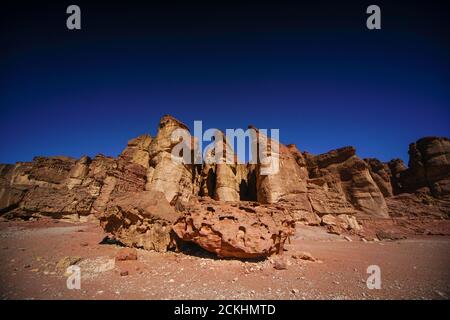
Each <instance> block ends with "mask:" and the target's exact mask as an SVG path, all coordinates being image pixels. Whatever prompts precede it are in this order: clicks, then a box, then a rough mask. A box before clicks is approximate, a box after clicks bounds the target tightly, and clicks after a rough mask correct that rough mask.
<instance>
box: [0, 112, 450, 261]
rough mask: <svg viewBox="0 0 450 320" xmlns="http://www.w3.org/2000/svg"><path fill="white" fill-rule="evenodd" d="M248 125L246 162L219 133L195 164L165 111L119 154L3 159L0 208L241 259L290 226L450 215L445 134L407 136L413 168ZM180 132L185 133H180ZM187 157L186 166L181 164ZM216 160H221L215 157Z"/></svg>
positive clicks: (351, 227)
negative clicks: (298, 142)
mask: <svg viewBox="0 0 450 320" xmlns="http://www.w3.org/2000/svg"><path fill="white" fill-rule="evenodd" d="M249 129H250V130H253V131H252V132H253V134H252V135H251V142H252V144H253V146H255V147H256V148H257V150H258V151H259V154H258V155H257V156H256V158H257V160H258V161H257V162H256V163H252V164H250V163H246V164H243V163H239V162H238V161H237V156H236V155H235V154H234V153H233V150H232V147H231V145H230V144H229V143H228V142H227V141H225V140H223V139H220V138H217V139H216V140H214V141H216V143H217V144H218V145H219V146H222V148H223V150H224V151H225V153H224V154H222V155H221V154H220V153H219V154H218V155H217V154H216V150H215V149H211V150H207V152H206V159H203V160H204V162H203V163H193V160H194V157H195V156H196V152H195V151H196V150H195V149H196V148H194V147H195V146H197V145H198V143H197V141H196V140H195V139H194V138H192V137H191V136H190V135H189V131H188V128H187V126H186V125H184V124H183V123H181V122H180V121H178V120H176V119H175V118H173V117H171V116H164V117H162V118H161V120H160V122H159V127H158V133H157V135H156V137H154V138H152V137H150V136H149V135H141V136H139V137H137V138H135V139H132V140H130V141H129V142H128V144H127V146H126V147H125V149H124V150H123V152H122V153H121V154H120V155H119V156H118V157H108V156H104V155H97V156H95V157H93V158H90V157H87V156H83V157H81V158H80V159H73V158H70V157H62V156H61V157H36V158H34V159H33V161H30V162H18V163H16V164H15V165H0V214H2V215H4V216H5V217H10V218H14V217H20V218H29V217H31V216H35V215H47V216H51V217H54V218H71V219H80V218H81V217H84V216H95V217H96V218H98V219H99V220H100V221H101V224H102V226H103V227H104V229H105V230H106V231H107V232H109V233H111V234H112V235H114V237H116V239H117V240H119V241H121V242H122V243H124V244H126V245H128V246H134V247H140V248H144V249H149V250H156V251H166V250H168V249H171V248H174V247H176V244H177V241H190V242H194V243H196V244H198V245H199V246H201V247H203V248H204V249H206V250H208V251H210V252H214V253H216V254H218V255H219V256H223V257H239V258H255V257H264V256H268V255H271V254H273V253H277V252H281V248H282V247H283V245H284V242H285V241H286V239H287V238H288V236H289V235H290V234H291V233H292V231H293V226H294V223H298V224H306V225H315V226H318V225H322V226H325V227H326V228H328V229H329V231H330V232H333V233H343V232H347V233H348V232H350V233H351V232H353V233H356V234H358V233H359V232H360V225H359V224H358V222H357V220H356V218H358V219H360V218H361V219H368V218H372V217H373V218H376V217H383V218H384V217H389V216H391V217H405V216H410V217H411V216H412V217H432V218H440V219H447V218H448V217H449V213H450V198H449V197H450V141H449V139H447V138H439V137H427V138H423V139H420V140H418V141H417V142H415V143H412V144H411V145H410V147H409V154H410V161H409V167H406V166H405V165H404V164H403V162H402V161H401V160H399V159H394V160H391V161H389V162H388V163H383V162H381V161H379V160H377V159H375V158H368V159H365V160H362V159H360V158H359V157H358V156H357V155H356V150H355V148H353V147H344V148H340V149H335V150H331V151H329V152H326V153H323V154H319V155H312V154H310V153H307V152H303V153H302V152H301V151H300V150H299V149H298V148H297V147H296V146H295V145H293V144H290V145H283V144H281V143H279V144H278V147H277V145H276V144H275V142H274V141H272V140H271V139H268V138H267V137H266V136H265V135H264V134H263V130H261V131H260V130H258V129H256V128H254V127H252V126H250V127H249ZM180 131H182V133H183V134H186V135H184V138H186V139H182V137H181V136H180V135H178V137H174V135H173V134H174V133H175V132H178V133H180ZM217 132H219V133H220V131H218V130H217ZM222 138H223V136H222ZM259 138H263V139H262V140H261V139H259ZM264 138H265V139H266V140H265V139H264ZM181 141H184V145H183V148H178V147H179V146H180V145H179V143H180V142H181ZM175 148H176V149H175ZM197 151H198V150H197ZM189 156H190V157H191V162H189V163H186V162H183V159H186V157H189ZM218 156H221V157H222V158H221V159H222V162H221V163H216V162H214V161H210V160H211V159H216V160H217V157H218ZM230 159H231V161H227V160H230ZM175 208H176V210H175ZM368 216H369V217H368ZM360 221H362V220H360Z"/></svg>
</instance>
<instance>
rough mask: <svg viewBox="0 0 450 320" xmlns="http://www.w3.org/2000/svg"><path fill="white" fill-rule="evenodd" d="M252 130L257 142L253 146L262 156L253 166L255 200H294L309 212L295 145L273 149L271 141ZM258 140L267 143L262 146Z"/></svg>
mask: <svg viewBox="0 0 450 320" xmlns="http://www.w3.org/2000/svg"><path fill="white" fill-rule="evenodd" d="M254 130H255V131H256V135H255V136H254V137H255V139H258V141H257V142H256V143H254V145H257V148H258V150H260V153H262V155H263V156H264V157H265V159H263V160H261V159H260V161H258V162H259V163H258V164H257V167H256V170H257V171H256V190H257V201H258V202H261V203H276V202H278V201H280V200H288V199H292V200H293V199H295V200H296V201H299V202H301V203H302V204H304V206H305V207H304V209H305V210H306V211H311V206H310V205H309V203H308V201H307V199H308V198H307V194H306V192H307V187H306V181H307V178H308V171H307V169H306V166H305V165H304V159H303V156H302V155H301V153H300V151H298V149H297V148H296V147H295V145H290V146H289V147H287V146H285V145H283V144H281V143H278V148H274V146H273V144H274V142H273V140H272V139H270V138H268V137H265V136H263V135H262V133H260V132H259V131H258V130H257V129H254ZM261 138H262V139H266V141H267V142H265V143H262V142H261V141H264V140H261ZM261 149H262V151H261ZM277 149H278V150H277ZM259 156H261V155H259Z"/></svg>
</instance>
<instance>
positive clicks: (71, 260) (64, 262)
mask: <svg viewBox="0 0 450 320" xmlns="http://www.w3.org/2000/svg"><path fill="white" fill-rule="evenodd" d="M81 260H82V258H81V257H77V256H75V257H70V256H67V257H64V258H62V259H60V260H59V261H58V263H57V264H56V269H57V270H58V271H62V272H66V270H67V268H68V267H69V266H72V265H75V264H77V263H78V262H80V261H81Z"/></svg>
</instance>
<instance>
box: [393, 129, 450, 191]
mask: <svg viewBox="0 0 450 320" xmlns="http://www.w3.org/2000/svg"><path fill="white" fill-rule="evenodd" d="M408 153H409V168H408V169H407V170H404V171H403V172H402V173H401V174H400V180H401V183H402V188H403V189H402V191H404V192H413V191H417V190H419V189H422V190H423V191H424V192H427V193H430V194H431V195H433V196H434V197H436V198H441V199H446V200H450V140H449V139H448V138H439V137H425V138H422V139H419V140H418V141H417V142H415V143H411V144H410V145H409V151H408Z"/></svg>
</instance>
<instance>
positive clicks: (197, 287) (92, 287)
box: [0, 218, 450, 300]
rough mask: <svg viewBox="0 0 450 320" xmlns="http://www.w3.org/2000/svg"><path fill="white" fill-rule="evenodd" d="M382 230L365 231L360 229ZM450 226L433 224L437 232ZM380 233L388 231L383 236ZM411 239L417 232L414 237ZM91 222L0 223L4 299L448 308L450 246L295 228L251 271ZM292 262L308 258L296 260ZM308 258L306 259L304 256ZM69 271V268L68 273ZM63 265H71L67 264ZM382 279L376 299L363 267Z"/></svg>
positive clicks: (432, 240)
mask: <svg viewBox="0 0 450 320" xmlns="http://www.w3.org/2000/svg"><path fill="white" fill-rule="evenodd" d="M381 223H383V222H380V221H377V222H373V223H369V222H366V223H365V227H366V229H368V230H370V227H371V226H375V227H379V225H380V224H381ZM447 224H448V223H447V221H440V222H437V223H436V225H438V226H439V227H440V228H443V227H448V226H447ZM384 229H386V228H384ZM416 231H417V230H416ZM105 236H106V234H105V233H104V231H103V229H102V228H101V227H100V226H99V225H98V223H95V222H85V223H80V222H77V223H74V222H68V221H64V220H56V219H49V218H40V219H36V220H34V221H10V220H6V219H4V220H1V222H0V259H1V260H0V261H1V263H0V297H1V298H2V299H294V300H297V299H298V300H302V299H445V300H446V299H449V297H450V254H449V253H450V236H448V235H445V233H442V235H440V232H431V234H430V232H426V233H425V234H418V233H417V232H411V234H408V236H407V237H406V238H405V239H400V240H386V241H384V240H383V241H375V239H372V240H366V239H364V241H361V239H360V238H352V237H348V236H347V237H343V236H339V235H333V234H329V233H327V232H326V231H325V230H324V229H323V228H321V227H312V226H303V225H298V226H297V227H296V232H295V235H294V236H293V237H292V238H291V239H290V243H289V244H287V245H286V248H285V252H284V254H283V256H284V258H283V259H284V261H285V262H286V269H282V270H278V269H276V268H275V267H274V266H275V265H276V263H275V262H276V260H275V259H276V258H270V257H269V258H268V259H263V260H257V261H251V260H248V261H242V260H237V259H219V258H217V257H216V256H214V255H213V254H210V253H207V252H205V251H203V250H201V249H199V248H197V247H194V246H193V247H188V248H186V249H185V250H184V251H183V252H167V253H159V252H152V251H147V250H142V249H137V254H138V258H137V260H133V261H115V257H116V255H117V253H118V252H120V250H123V248H122V247H121V246H119V245H117V244H110V243H105V241H103V240H104V238H105ZM295 252H307V253H309V254H310V256H312V260H315V261H310V259H311V258H308V257H306V258H305V257H303V259H302V258H298V257H297V259H295V258H294V257H293V256H295V254H293V253H295ZM307 255H308V254H306V256H307ZM67 261H71V262H70V263H76V264H77V265H78V266H79V267H80V270H81V288H80V289H79V290H77V289H68V288H67V284H66V282H67V274H65V270H64V269H65V267H66V266H67V263H68V262H67ZM65 263H66V264H65ZM70 263H69V264H70ZM370 265H378V266H379V267H380V269H381V281H382V282H381V289H368V287H367V285H366V280H367V278H368V276H369V274H368V273H367V267H368V266H370Z"/></svg>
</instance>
